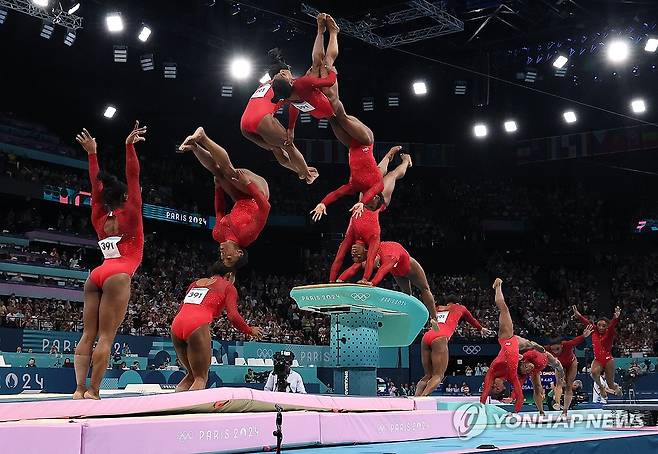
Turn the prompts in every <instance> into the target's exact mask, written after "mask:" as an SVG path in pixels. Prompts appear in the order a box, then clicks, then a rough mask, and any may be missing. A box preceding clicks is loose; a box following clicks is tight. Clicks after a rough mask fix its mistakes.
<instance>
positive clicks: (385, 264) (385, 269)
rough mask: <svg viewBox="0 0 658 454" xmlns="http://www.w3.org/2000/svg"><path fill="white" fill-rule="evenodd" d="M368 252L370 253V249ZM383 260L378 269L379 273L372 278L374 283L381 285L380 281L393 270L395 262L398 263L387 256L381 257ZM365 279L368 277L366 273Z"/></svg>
mask: <svg viewBox="0 0 658 454" xmlns="http://www.w3.org/2000/svg"><path fill="white" fill-rule="evenodd" d="M368 253H370V249H368ZM379 258H380V259H381V261H382V264H381V265H380V267H379V269H378V270H377V274H375V277H373V278H372V285H379V283H380V282H381V281H382V280H383V279H384V278H385V277H386V275H387V274H388V273H390V272H391V270H392V269H393V267H394V266H395V264H396V263H397V260H395V259H392V258H390V257H386V259H384V258H383V257H381V255H380V257H379ZM364 279H367V278H366V277H365V274H364Z"/></svg>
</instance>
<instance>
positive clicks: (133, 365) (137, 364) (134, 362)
mask: <svg viewBox="0 0 658 454" xmlns="http://www.w3.org/2000/svg"><path fill="white" fill-rule="evenodd" d="M130 370H139V361H133V363H132V365H131V366H130Z"/></svg>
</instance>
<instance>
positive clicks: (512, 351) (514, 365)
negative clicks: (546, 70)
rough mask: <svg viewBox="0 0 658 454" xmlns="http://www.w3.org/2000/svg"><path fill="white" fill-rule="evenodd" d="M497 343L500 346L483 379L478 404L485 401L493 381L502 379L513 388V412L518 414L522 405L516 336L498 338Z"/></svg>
mask: <svg viewBox="0 0 658 454" xmlns="http://www.w3.org/2000/svg"><path fill="white" fill-rule="evenodd" d="M498 343H499V344H500V352H499V353H498V356H496V358H494V360H493V361H492V363H491V366H490V367H489V370H488V371H487V375H486V376H485V377H484V387H483V388H482V395H481V396H480V403H485V402H486V401H487V397H488V396H489V393H490V392H491V385H492V384H493V381H494V379H495V378H502V379H504V380H507V381H509V382H510V383H511V384H512V387H513V388H514V399H515V402H514V411H515V412H517V413H518V412H519V411H521V406H522V405H523V388H522V387H521V382H520V381H519V375H518V373H517V371H518V368H519V341H518V339H517V337H516V336H512V337H510V338H509V339H500V338H499V339H498Z"/></svg>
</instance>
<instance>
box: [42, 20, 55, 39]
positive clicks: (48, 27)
mask: <svg viewBox="0 0 658 454" xmlns="http://www.w3.org/2000/svg"><path fill="white" fill-rule="evenodd" d="M54 31H55V26H54V25H53V24H51V23H50V22H44V23H43V25H41V33H40V34H39V36H41V37H42V38H46V39H50V38H51V37H52V36H53V32H54Z"/></svg>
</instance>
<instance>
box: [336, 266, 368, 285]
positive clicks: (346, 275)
mask: <svg viewBox="0 0 658 454" xmlns="http://www.w3.org/2000/svg"><path fill="white" fill-rule="evenodd" d="M361 268H363V264H362V263H355V264H354V265H352V266H350V267H349V268H348V269H346V270H345V271H343V274H341V275H340V276H339V277H338V279H340V280H341V281H347V280H348V279H352V278H353V277H354V275H355V274H356V273H358V272H359V270H360V269H361Z"/></svg>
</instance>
